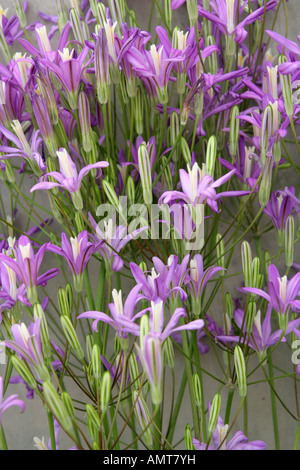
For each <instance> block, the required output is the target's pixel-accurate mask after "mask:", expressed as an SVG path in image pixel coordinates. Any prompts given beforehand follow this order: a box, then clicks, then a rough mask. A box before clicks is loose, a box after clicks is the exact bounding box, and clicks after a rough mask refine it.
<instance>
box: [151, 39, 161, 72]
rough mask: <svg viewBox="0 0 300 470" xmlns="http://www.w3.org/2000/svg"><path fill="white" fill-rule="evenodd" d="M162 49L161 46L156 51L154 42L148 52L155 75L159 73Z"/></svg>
mask: <svg viewBox="0 0 300 470" xmlns="http://www.w3.org/2000/svg"><path fill="white" fill-rule="evenodd" d="M162 50H163V47H161V48H160V49H159V51H157V49H156V46H155V44H152V46H151V47H150V54H151V57H152V60H153V64H154V67H155V72H156V75H157V76H158V75H159V74H160V67H161V53H162Z"/></svg>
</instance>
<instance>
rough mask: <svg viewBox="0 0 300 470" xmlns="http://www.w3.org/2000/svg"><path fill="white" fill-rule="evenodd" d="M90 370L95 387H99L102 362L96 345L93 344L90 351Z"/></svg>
mask: <svg viewBox="0 0 300 470" xmlns="http://www.w3.org/2000/svg"><path fill="white" fill-rule="evenodd" d="M91 360H92V368H93V375H94V379H95V381H96V387H97V388H99V386H100V379H101V371H102V362H101V352H100V348H99V346H98V344H94V346H93V349H92V359H91Z"/></svg>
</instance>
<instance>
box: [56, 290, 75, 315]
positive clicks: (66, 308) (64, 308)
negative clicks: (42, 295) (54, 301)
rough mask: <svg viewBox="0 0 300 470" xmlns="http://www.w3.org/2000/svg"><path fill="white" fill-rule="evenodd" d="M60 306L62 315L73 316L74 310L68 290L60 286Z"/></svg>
mask: <svg viewBox="0 0 300 470" xmlns="http://www.w3.org/2000/svg"><path fill="white" fill-rule="evenodd" d="M57 298H58V306H59V310H60V313H61V315H63V316H67V317H69V318H71V316H72V310H71V308H70V304H69V299H68V296H67V294H66V290H65V289H63V288H62V287H60V288H59V289H58V292H57Z"/></svg>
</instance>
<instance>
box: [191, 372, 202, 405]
mask: <svg viewBox="0 0 300 470" xmlns="http://www.w3.org/2000/svg"><path fill="white" fill-rule="evenodd" d="M193 389H194V396H195V401H196V405H197V406H198V408H201V406H202V391H201V382H200V378H199V375H198V374H197V373H196V372H195V373H194V375H193Z"/></svg>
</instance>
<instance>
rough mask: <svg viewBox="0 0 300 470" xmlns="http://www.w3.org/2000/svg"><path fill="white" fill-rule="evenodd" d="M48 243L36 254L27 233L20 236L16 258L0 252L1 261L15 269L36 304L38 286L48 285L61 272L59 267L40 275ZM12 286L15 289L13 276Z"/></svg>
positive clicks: (30, 298) (28, 294)
mask: <svg viewBox="0 0 300 470" xmlns="http://www.w3.org/2000/svg"><path fill="white" fill-rule="evenodd" d="M47 247H48V244H44V245H43V246H42V247H41V248H40V249H39V250H38V251H37V253H36V254H34V251H33V248H32V246H31V243H30V240H29V238H28V237H27V236H26V235H22V236H21V237H20V238H19V241H18V244H17V248H15V250H14V251H15V258H12V257H11V256H8V255H6V254H3V253H2V254H0V261H1V262H2V263H4V264H5V265H6V266H8V267H9V268H10V269H12V271H14V272H15V273H16V274H17V276H18V278H19V279H20V280H21V281H22V282H23V283H24V285H25V287H26V289H27V296H28V299H29V301H30V302H31V303H32V304H34V303H35V302H36V301H37V292H36V287H37V286H38V285H44V286H45V285H46V284H47V282H48V280H49V279H52V278H53V277H54V276H56V275H57V274H58V273H59V270H58V269H51V270H49V271H47V272H46V273H45V274H43V275H41V276H39V270H40V267H41V263H42V260H43V258H44V255H45V252H46V250H47ZM10 282H11V283H12V284H10V288H12V289H14V286H13V278H11V280H10Z"/></svg>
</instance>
